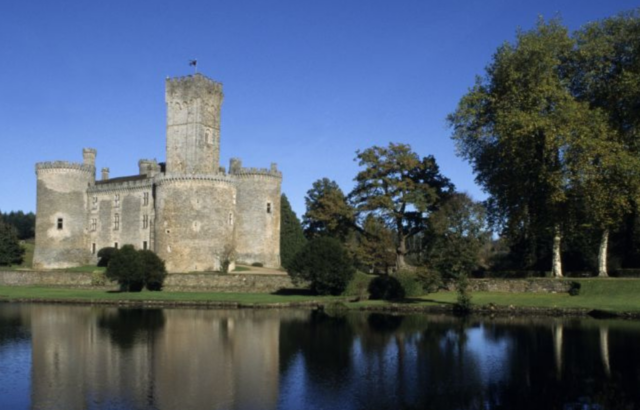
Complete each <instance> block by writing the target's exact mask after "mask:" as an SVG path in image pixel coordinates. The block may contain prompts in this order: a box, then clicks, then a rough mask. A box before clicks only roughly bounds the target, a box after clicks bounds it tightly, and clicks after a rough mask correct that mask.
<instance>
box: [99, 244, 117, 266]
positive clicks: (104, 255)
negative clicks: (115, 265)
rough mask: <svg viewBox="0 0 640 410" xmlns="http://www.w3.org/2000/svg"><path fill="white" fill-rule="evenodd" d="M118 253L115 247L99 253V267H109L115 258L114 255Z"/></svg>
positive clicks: (103, 249)
mask: <svg viewBox="0 0 640 410" xmlns="http://www.w3.org/2000/svg"><path fill="white" fill-rule="evenodd" d="M116 253H118V250H117V249H116V248H114V247H111V246H107V247H105V248H102V249H100V250H99V251H98V265H97V266H99V267H104V268H106V267H107V266H109V261H111V258H113V255H115V254H116Z"/></svg>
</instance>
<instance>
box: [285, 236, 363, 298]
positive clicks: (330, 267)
mask: <svg viewBox="0 0 640 410" xmlns="http://www.w3.org/2000/svg"><path fill="white" fill-rule="evenodd" d="M354 271H355V269H354V268H353V266H352V261H351V258H349V255H348V254H347V252H346V250H345V249H344V247H343V246H342V244H340V242H339V241H338V240H337V239H334V238H329V237H318V238H314V239H312V240H310V241H309V242H308V243H307V244H306V245H305V246H304V247H303V248H302V249H301V250H300V252H298V253H297V254H296V257H295V258H294V260H293V261H292V263H291V266H290V267H289V269H288V272H289V275H291V277H292V278H293V279H294V280H303V281H309V282H310V283H311V290H313V291H314V292H316V293H318V294H320V295H339V294H341V293H342V292H343V291H344V290H345V288H346V286H347V283H349V281H350V280H351V278H352V277H353V274H354Z"/></svg>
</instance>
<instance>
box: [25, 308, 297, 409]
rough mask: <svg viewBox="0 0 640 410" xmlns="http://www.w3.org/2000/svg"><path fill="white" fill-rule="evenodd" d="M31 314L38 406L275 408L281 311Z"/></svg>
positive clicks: (34, 401)
mask: <svg viewBox="0 0 640 410" xmlns="http://www.w3.org/2000/svg"><path fill="white" fill-rule="evenodd" d="M301 314H302V315H303V317H306V315H305V314H304V312H301ZM28 318H29V319H30V320H31V332H32V349H33V353H32V361H33V364H32V381H31V384H32V397H31V400H32V408H33V409H50V408H58V407H60V405H61V403H64V408H66V409H84V408H88V407H90V406H91V405H90V403H96V404H98V405H99V404H100V403H103V404H108V403H109V401H112V400H114V398H117V400H118V402H120V403H129V404H130V405H131V406H132V407H137V406H138V405H142V406H151V407H157V408H163V409H164V408H167V409H173V408H184V409H204V408H242V409H251V408H255V409H258V408H275V407H276V404H277V401H278V390H279V386H278V381H279V377H278V374H279V371H278V364H279V360H278V340H279V324H280V321H281V319H280V317H279V314H278V312H275V311H269V310H236V311H224V312H223V311H216V310H159V309H158V310H156V309H151V310H141V309H136V310H128V309H116V308H106V307H95V308H92V309H78V308H77V307H68V306H55V307H52V306H45V305H33V306H31V307H30V312H29V315H28ZM96 318H97V320H96ZM105 338H106V339H110V340H109V342H107V343H105V341H106V340H104V339H105ZM205 352H206V353H205ZM203 353H205V354H203Z"/></svg>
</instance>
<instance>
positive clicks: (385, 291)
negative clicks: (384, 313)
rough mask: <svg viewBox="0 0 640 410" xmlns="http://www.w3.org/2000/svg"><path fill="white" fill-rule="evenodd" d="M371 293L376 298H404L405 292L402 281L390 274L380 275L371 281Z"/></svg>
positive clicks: (372, 297)
mask: <svg viewBox="0 0 640 410" xmlns="http://www.w3.org/2000/svg"><path fill="white" fill-rule="evenodd" d="M369 294H370V295H371V299H374V300H377V299H379V300H400V299H404V297H405V292H404V288H403V287H402V284H401V283H400V281H399V280H398V279H397V278H395V277H393V276H389V275H380V276H378V277H376V278H375V279H373V280H372V281H371V283H369Z"/></svg>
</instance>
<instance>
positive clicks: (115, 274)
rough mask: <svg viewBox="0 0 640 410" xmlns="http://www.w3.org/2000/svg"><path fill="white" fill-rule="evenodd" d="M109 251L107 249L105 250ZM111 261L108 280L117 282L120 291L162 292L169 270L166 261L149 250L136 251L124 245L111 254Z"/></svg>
mask: <svg viewBox="0 0 640 410" xmlns="http://www.w3.org/2000/svg"><path fill="white" fill-rule="evenodd" d="M104 249H107V248H104ZM110 253H111V255H110V258H111V259H110V261H109V265H108V266H107V270H106V272H105V276H106V278H107V279H109V280H111V281H116V282H118V284H119V285H120V289H121V290H123V291H127V292H140V291H141V290H142V289H143V288H144V287H146V288H147V289H148V290H162V285H163V283H164V279H165V278H166V276H167V270H166V268H165V265H164V261H163V260H162V259H160V258H159V257H158V256H157V255H156V254H155V253H153V252H152V251H149V250H138V251H137V250H135V248H134V247H133V245H124V246H123V247H122V249H119V250H116V252H110Z"/></svg>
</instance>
